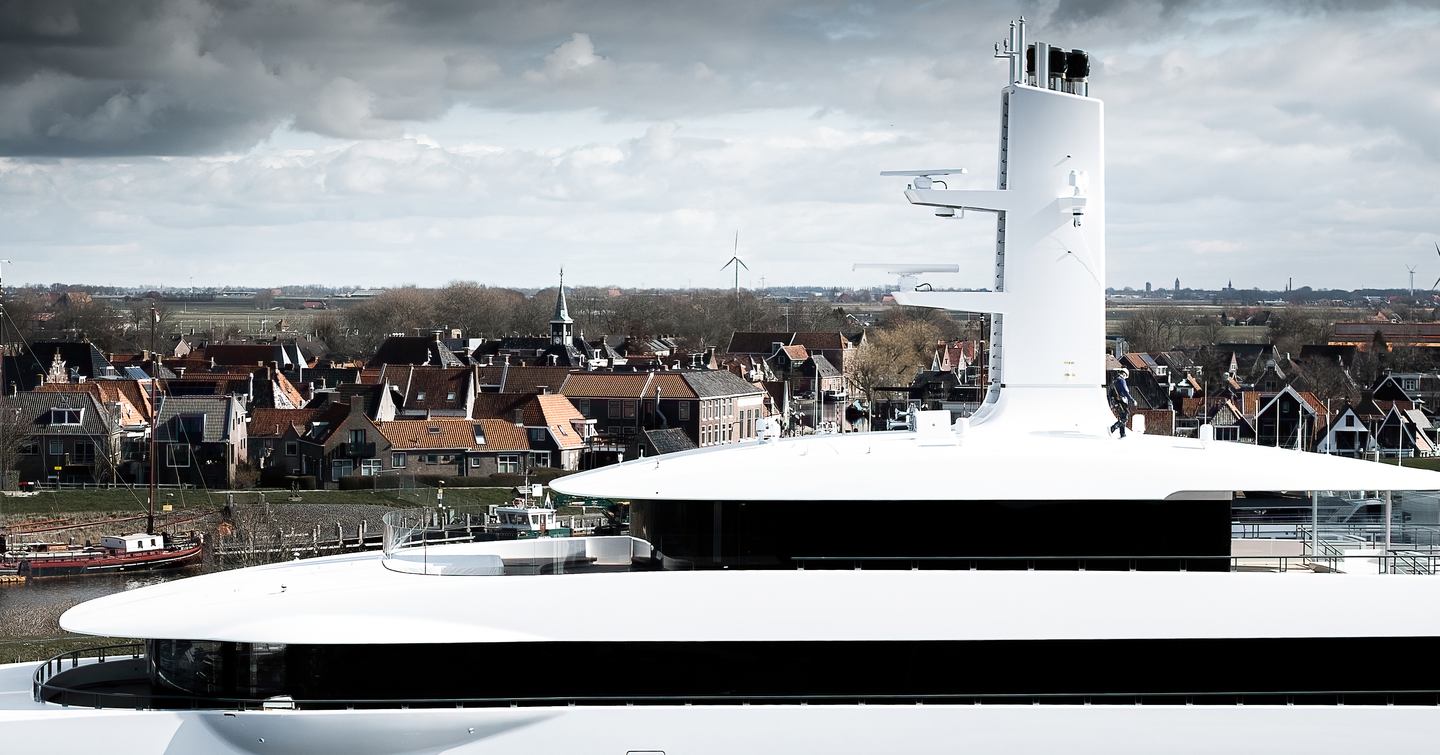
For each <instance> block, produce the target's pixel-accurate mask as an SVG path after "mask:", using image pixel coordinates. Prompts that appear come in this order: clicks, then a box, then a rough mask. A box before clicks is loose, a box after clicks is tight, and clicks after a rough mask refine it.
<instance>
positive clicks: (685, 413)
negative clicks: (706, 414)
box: [678, 401, 690, 422]
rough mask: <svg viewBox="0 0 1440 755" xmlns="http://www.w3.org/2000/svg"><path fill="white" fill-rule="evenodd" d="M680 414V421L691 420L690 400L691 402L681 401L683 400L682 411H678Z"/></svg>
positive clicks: (681, 403)
mask: <svg viewBox="0 0 1440 755" xmlns="http://www.w3.org/2000/svg"><path fill="white" fill-rule="evenodd" d="M678 414H679V416H680V421H681V422H689V421H690V402H689V401H681V402H680V411H679V412H678Z"/></svg>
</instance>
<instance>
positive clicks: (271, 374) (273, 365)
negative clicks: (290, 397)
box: [265, 361, 280, 383]
mask: <svg viewBox="0 0 1440 755" xmlns="http://www.w3.org/2000/svg"><path fill="white" fill-rule="evenodd" d="M278 372H280V363H279V362H275V361H270V362H266V363H265V376H266V377H268V378H270V382H272V383H273V382H275V375H276V373H278Z"/></svg>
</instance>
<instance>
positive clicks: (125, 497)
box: [0, 487, 511, 517]
mask: <svg viewBox="0 0 1440 755" xmlns="http://www.w3.org/2000/svg"><path fill="white" fill-rule="evenodd" d="M262 493H263V494H264V496H265V498H266V499H267V500H269V501H272V502H274V503H286V502H290V501H291V500H292V498H295V499H298V501H299V502H301V503H368V504H377V505H381V506H397V507H399V506H433V505H435V493H436V488H428V487H427V488H404V489H398V490H301V491H296V492H292V491H289V490H264V491H254V490H247V491H242V492H237V493H235V498H236V500H238V501H242V502H247V503H248V502H255V501H258V500H259V498H260V495H261V494H262ZM510 496H511V488H448V487H447V488H445V504H446V505H448V506H472V505H473V506H487V505H490V504H495V503H505V502H506V501H509V500H510ZM225 501H226V494H225V493H209V494H207V493H206V492H205V491H200V490H186V491H184V493H183V494H182V493H181V492H179V491H173V490H162V491H161V493H160V497H159V500H157V501H156V504H157V506H156V507H157V508H159V507H160V506H163V505H164V504H167V503H168V504H171V505H173V506H174V507H175V510H176V511H188V510H204V509H211V508H215V507H218V506H221V505H223V504H224V503H225ZM104 513H115V514H143V513H145V491H144V490H143V489H141V490H136V491H134V495H132V494H131V491H129V490H125V489H123V488H122V489H117V490H58V491H49V490H46V491H41V492H40V493H37V494H36V495H33V496H24V497H21V496H0V517H6V516H19V515H25V516H36V515H45V514H104Z"/></svg>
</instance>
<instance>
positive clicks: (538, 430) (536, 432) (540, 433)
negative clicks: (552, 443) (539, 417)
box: [530, 427, 545, 443]
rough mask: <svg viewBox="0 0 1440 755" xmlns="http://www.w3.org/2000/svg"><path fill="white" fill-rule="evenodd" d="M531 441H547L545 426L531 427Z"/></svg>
mask: <svg viewBox="0 0 1440 755" xmlns="http://www.w3.org/2000/svg"><path fill="white" fill-rule="evenodd" d="M530 442H531V443H544V442H545V428H543V427H532V428H530Z"/></svg>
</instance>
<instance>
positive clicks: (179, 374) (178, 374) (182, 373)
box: [175, 367, 185, 378]
mask: <svg viewBox="0 0 1440 755" xmlns="http://www.w3.org/2000/svg"><path fill="white" fill-rule="evenodd" d="M175 377H179V378H183V377H185V368H184V367H176V368H175Z"/></svg>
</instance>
